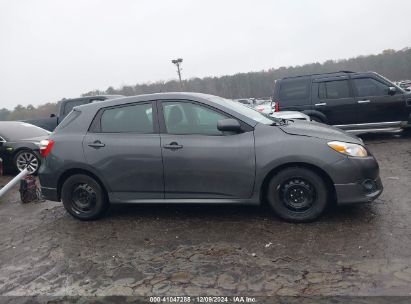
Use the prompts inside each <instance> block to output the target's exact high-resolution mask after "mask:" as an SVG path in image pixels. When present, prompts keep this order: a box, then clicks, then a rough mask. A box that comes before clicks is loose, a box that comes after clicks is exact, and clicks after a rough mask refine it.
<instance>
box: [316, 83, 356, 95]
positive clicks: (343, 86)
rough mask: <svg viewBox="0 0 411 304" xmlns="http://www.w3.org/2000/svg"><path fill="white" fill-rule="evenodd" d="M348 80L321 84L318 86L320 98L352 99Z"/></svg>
mask: <svg viewBox="0 0 411 304" xmlns="http://www.w3.org/2000/svg"><path fill="white" fill-rule="evenodd" d="M350 96H351V94H350V87H349V85H348V80H336V81H327V82H320V83H319V86H318V98H320V99H339V98H347V97H350Z"/></svg>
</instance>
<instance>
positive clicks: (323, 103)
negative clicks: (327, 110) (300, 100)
mask: <svg viewBox="0 0 411 304" xmlns="http://www.w3.org/2000/svg"><path fill="white" fill-rule="evenodd" d="M314 105H315V106H316V107H323V106H326V105H327V104H326V103H325V102H322V103H316V104H314Z"/></svg>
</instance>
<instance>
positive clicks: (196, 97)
mask: <svg viewBox="0 0 411 304" xmlns="http://www.w3.org/2000/svg"><path fill="white" fill-rule="evenodd" d="M218 98H222V97H218V96H215V95H210V94H203V93H193V92H167V93H154V94H144V95H137V96H130V97H123V98H116V99H107V100H104V101H101V102H96V103H89V104H85V105H81V106H77V107H74V108H73V110H78V111H84V112H87V113H88V115H91V116H92V117H94V115H95V112H97V111H99V110H100V109H102V108H107V107H112V106H121V105H125V104H129V103H138V102H145V101H154V100H172V101H176V100H192V101H197V102H200V103H203V104H205V105H208V106H212V107H215V108H217V109H219V110H221V111H224V112H226V113H228V114H230V115H233V116H235V117H238V118H240V119H241V120H242V121H244V122H245V123H247V124H249V125H250V126H255V124H256V123H257V122H256V121H254V120H252V119H251V118H249V117H247V116H244V115H242V114H240V113H238V112H237V111H235V110H233V109H231V108H229V107H227V106H226V105H224V103H219V102H218V100H216V99H218ZM232 102H234V101H232Z"/></svg>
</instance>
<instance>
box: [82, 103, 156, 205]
mask: <svg viewBox="0 0 411 304" xmlns="http://www.w3.org/2000/svg"><path fill="white" fill-rule="evenodd" d="M156 113H157V111H153V103H152V102H151V101H150V102H141V103H135V104H125V105H119V106H114V107H108V108H103V109H101V110H100V111H99V112H98V113H97V115H96V117H95V118H94V121H93V123H92V125H91V127H90V130H89V132H88V133H87V134H86V136H85V138H84V140H83V149H84V153H85V156H86V160H87V162H88V163H89V164H90V165H91V166H92V167H94V168H95V169H96V170H97V172H98V173H99V174H100V175H101V176H102V177H103V178H104V180H105V181H106V182H107V184H108V185H109V187H110V192H113V193H112V194H113V195H114V196H113V198H114V200H118V201H124V202H127V201H132V200H135V199H162V198H164V183H163V163H162V157H161V149H160V135H159V134H158V120H157V115H156Z"/></svg>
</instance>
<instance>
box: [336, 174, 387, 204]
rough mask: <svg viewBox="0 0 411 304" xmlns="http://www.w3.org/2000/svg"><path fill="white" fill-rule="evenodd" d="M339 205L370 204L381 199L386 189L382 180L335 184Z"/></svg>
mask: <svg viewBox="0 0 411 304" xmlns="http://www.w3.org/2000/svg"><path fill="white" fill-rule="evenodd" d="M334 188H335V193H336V196H337V203H338V204H341V205H342V204H353V203H369V202H372V201H373V200H375V199H376V198H377V197H379V196H380V195H381V193H382V191H383V189H384V187H383V185H382V182H381V179H380V178H379V177H378V178H377V179H365V180H363V181H361V182H357V183H350V184H335V185H334Z"/></svg>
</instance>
